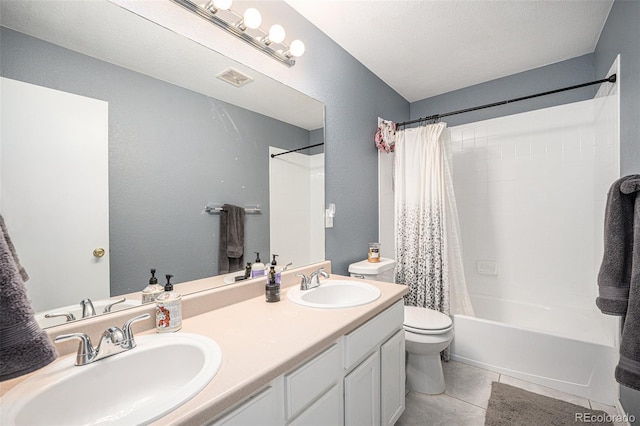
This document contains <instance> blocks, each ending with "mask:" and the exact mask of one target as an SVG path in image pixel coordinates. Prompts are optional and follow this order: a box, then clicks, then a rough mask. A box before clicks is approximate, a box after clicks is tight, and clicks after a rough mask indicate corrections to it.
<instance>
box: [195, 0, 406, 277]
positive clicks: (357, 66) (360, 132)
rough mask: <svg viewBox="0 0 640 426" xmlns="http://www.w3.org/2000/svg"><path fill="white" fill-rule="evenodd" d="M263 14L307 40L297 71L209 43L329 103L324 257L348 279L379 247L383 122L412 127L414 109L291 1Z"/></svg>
mask: <svg viewBox="0 0 640 426" xmlns="http://www.w3.org/2000/svg"><path fill="white" fill-rule="evenodd" d="M262 4H264V3H262ZM257 7H259V8H260V10H261V11H262V10H263V9H268V12H269V15H270V16H273V17H277V19H278V22H284V23H286V28H287V35H288V36H289V35H291V37H292V38H300V39H302V40H303V41H304V43H305V45H306V51H305V54H304V56H302V57H301V58H299V59H297V61H296V65H295V66H294V67H292V68H286V67H284V66H283V65H282V64H279V63H277V62H276V61H274V60H271V59H269V58H267V57H266V56H265V55H264V54H263V53H261V52H259V51H257V50H256V49H253V48H251V47H249V46H247V45H246V43H244V42H242V41H239V40H236V39H235V38H234V37H227V36H225V37H222V36H221V37H220V38H219V39H216V40H213V39H212V40H209V41H208V43H209V44H210V45H211V46H213V47H214V48H215V49H216V50H218V51H219V52H221V53H223V54H225V55H227V56H229V57H231V58H234V59H236V60H238V61H240V62H242V63H244V64H246V65H247V66H249V67H252V68H254V69H256V70H258V71H260V72H262V73H264V74H266V75H269V76H271V77H272V78H274V79H276V80H278V81H281V82H283V83H284V84H287V85H289V86H291V87H293V88H295V89H297V90H300V91H301V92H303V93H305V94H307V95H309V96H311V97H313V98H315V99H317V100H319V101H320V102H322V103H324V104H325V146H324V151H325V200H326V204H327V205H328V204H329V203H335V204H336V217H335V220H334V227H333V228H330V229H327V230H326V232H325V242H326V257H327V259H328V260H331V262H332V269H333V271H334V272H335V273H340V274H346V273H347V269H348V266H349V264H350V263H352V262H356V261H360V260H363V259H366V258H367V251H368V243H369V242H371V241H377V240H378V184H377V179H378V178H377V176H378V157H377V151H376V148H375V145H374V142H373V136H374V133H375V129H376V126H377V118H378V116H380V117H384V118H387V119H389V120H394V121H403V120H406V119H407V118H408V117H409V102H408V101H407V100H406V99H404V98H403V97H402V96H400V95H398V94H397V93H396V92H395V91H394V90H393V89H391V88H390V87H389V86H388V85H386V84H385V83H384V82H383V81H382V80H380V79H379V78H378V77H377V76H376V75H374V74H373V73H372V72H371V71H369V70H368V69H367V68H365V67H364V66H363V65H362V64H361V63H360V62H358V61H357V60H356V59H355V58H354V57H353V56H351V55H349V54H348V53H347V52H346V51H345V50H344V49H342V48H341V47H340V46H338V45H337V44H336V43H335V42H334V41H333V40H331V38H329V37H328V36H327V35H326V34H324V33H323V32H321V31H320V30H319V29H318V28H316V27H315V26H314V25H313V24H311V23H310V22H309V21H307V20H306V19H305V18H304V17H302V16H301V15H300V14H299V13H297V12H296V11H295V10H293V9H292V8H291V6H289V5H288V4H286V3H285V2H283V1H271V2H268V7H267V6H263V5H261V4H260V3H259V4H258V6H257ZM266 14H267V11H265V12H264V16H265V18H264V19H265V22H266V21H267V17H266ZM389 58H390V60H392V58H393V54H392V53H389Z"/></svg>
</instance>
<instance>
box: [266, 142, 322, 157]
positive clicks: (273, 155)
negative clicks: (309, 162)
mask: <svg viewBox="0 0 640 426" xmlns="http://www.w3.org/2000/svg"><path fill="white" fill-rule="evenodd" d="M320 145H324V142H322V143H317V144H315V145H309V146H303V147H302V148H298V149H292V150H290V151H285V152H281V153H280V154H271V158H274V157H277V156H278V155H285V154H288V153H290V152H296V151H302V150H303V149H309V148H314V147H316V146H320Z"/></svg>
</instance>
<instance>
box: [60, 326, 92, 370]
mask: <svg viewBox="0 0 640 426" xmlns="http://www.w3.org/2000/svg"><path fill="white" fill-rule="evenodd" d="M73 339H79V340H80V344H79V345H78V353H77V354H76V365H85V364H86V363H87V360H89V359H91V358H92V357H93V355H94V353H95V350H94V349H93V345H92V344H91V339H90V338H89V336H87V335H86V334H84V333H71V334H61V335H59V336H58V337H56V338H55V339H54V340H53V342H54V343H61V342H66V341H68V340H73Z"/></svg>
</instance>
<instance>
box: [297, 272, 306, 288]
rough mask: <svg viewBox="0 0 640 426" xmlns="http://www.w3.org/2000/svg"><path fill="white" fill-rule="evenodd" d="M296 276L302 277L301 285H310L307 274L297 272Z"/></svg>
mask: <svg viewBox="0 0 640 426" xmlns="http://www.w3.org/2000/svg"><path fill="white" fill-rule="evenodd" d="M296 277H300V278H301V279H300V286H302V287H306V286H308V285H309V278H308V277H307V276H306V275H305V274H296Z"/></svg>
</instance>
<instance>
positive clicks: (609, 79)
mask: <svg viewBox="0 0 640 426" xmlns="http://www.w3.org/2000/svg"><path fill="white" fill-rule="evenodd" d="M615 82H616V74H612V75H611V76H609V77H607V78H603V79H601V80H596V81H590V82H589V83H582V84H577V85H575V86H569V87H563V88H562V89H556V90H551V91H549V92H543V93H536V94H535V95H529V96H523V97H521V98H514V99H508V100H506V101H500V102H494V103H491V104H486V105H480V106H476V107H472V108H465V109H460V110H458V111H451V112H445V113H444V114H435V115H429V116H427V117H422V118H418V119H416V120H411V121H403V122H402V123H397V124H396V126H406V125H408V124H414V123H420V122H423V121H429V120H437V119H439V118H442V117H448V116H450V115H456V114H464V113H465V112H471V111H477V110H479V109H485V108H492V107H495V106H500V105H506V104H510V103H512V102H518V101H524V100H527V99H531V98H537V97H539V96H547V95H553V94H554V93H559V92H565V91H567V90H574V89H580V88H581V87H587V86H593V85H594V84H600V83H615Z"/></svg>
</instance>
